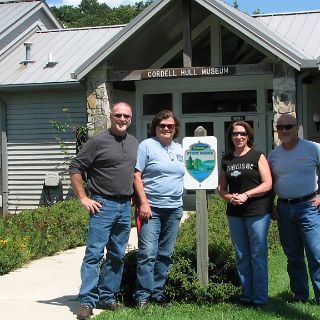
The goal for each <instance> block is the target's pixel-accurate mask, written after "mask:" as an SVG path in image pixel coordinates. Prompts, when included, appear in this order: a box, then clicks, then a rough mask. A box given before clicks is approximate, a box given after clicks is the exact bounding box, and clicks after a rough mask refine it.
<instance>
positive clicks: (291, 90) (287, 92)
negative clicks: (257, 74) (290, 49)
mask: <svg viewBox="0 0 320 320" xmlns="http://www.w3.org/2000/svg"><path fill="white" fill-rule="evenodd" d="M273 67H274V69H273V70H274V71H273V97H272V100H273V110H274V112H275V115H274V122H273V127H274V130H275V126H276V124H277V121H278V119H279V117H280V116H281V115H282V114H291V115H293V116H294V117H296V75H295V70H294V69H293V68H292V67H290V66H289V65H287V64H285V63H284V62H275V63H274V66H273ZM274 144H275V145H278V144H279V139H278V135H277V133H276V132H275V133H274Z"/></svg>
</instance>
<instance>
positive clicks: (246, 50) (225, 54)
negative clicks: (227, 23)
mask: <svg viewBox="0 0 320 320" xmlns="http://www.w3.org/2000/svg"><path fill="white" fill-rule="evenodd" d="M221 46H222V64H223V65H234V64H251V63H259V62H261V61H262V60H264V59H265V58H266V56H265V55H264V54H263V53H262V52H260V51H259V50H257V49H256V48H254V47H252V46H251V45H250V44H248V43H247V42H245V41H244V40H243V39H241V38H239V37H238V36H237V35H236V34H235V33H233V32H231V31H229V30H228V29H227V28H224V27H221Z"/></svg>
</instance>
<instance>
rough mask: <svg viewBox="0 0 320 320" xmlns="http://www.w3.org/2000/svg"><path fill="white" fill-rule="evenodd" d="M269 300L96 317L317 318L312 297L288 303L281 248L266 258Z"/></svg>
mask: <svg viewBox="0 0 320 320" xmlns="http://www.w3.org/2000/svg"><path fill="white" fill-rule="evenodd" d="M269 279H270V281H269V296H270V298H269V303H268V305H266V306H264V307H260V308H249V307H243V306H237V305H234V304H231V303H218V304H214V305H196V304H173V306H172V307H170V308H161V307H158V306H151V307H150V308H148V309H147V310H138V309H134V308H131V309H129V308H128V309H126V310H123V311H119V312H112V311H105V312H103V313H101V314H100V315H99V316H97V317H95V318H94V319H96V320H107V319H108V320H109V319H113V320H150V319H156V320H215V319H219V320H229V319H237V320H242V319H248V320H255V319H259V320H266V319H268V320H269V319H290V320H319V319H320V306H317V305H314V304H313V302H312V300H311V301H310V302H309V303H307V304H301V303H290V302H289V301H290V297H291V295H290V292H289V280H288V276H287V273H286V261H285V257H284V255H283V253H282V251H279V252H277V253H274V254H272V256H271V258H270V260H269Z"/></svg>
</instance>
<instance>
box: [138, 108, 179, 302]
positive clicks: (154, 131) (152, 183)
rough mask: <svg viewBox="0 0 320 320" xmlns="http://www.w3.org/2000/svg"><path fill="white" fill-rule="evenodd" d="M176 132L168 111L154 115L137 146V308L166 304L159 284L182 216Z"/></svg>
mask: <svg viewBox="0 0 320 320" xmlns="http://www.w3.org/2000/svg"><path fill="white" fill-rule="evenodd" d="M178 133H179V122H178V120H177V119H176V117H175V116H174V114H173V113H172V111H169V110H163V111H160V112H159V113H157V114H156V116H155V117H154V118H153V120H152V125H151V138H149V139H146V140H144V141H143V142H141V144H140V145H139V148H138V156H137V164H136V169H135V174H134V187H135V191H136V194H137V197H138V200H139V203H140V220H141V228H140V230H139V233H138V247H139V249H138V256H137V287H136V292H135V295H134V298H135V301H136V304H137V306H138V307H139V308H145V307H147V306H148V303H149V301H150V300H152V301H153V302H155V303H158V304H159V305H162V306H166V305H167V302H166V297H165V295H164V293H163V286H164V284H165V281H166V278H167V273H168V270H169V267H170V265H171V263H172V260H171V256H172V252H173V248H174V245H175V242H176V238H177V235H178V230H179V225H180V219H181V217H182V214H183V208H182V192H183V176H184V173H185V168H184V164H183V152H182V147H181V145H180V144H178V143H176V142H174V141H173V139H174V138H176V137H177V136H178Z"/></svg>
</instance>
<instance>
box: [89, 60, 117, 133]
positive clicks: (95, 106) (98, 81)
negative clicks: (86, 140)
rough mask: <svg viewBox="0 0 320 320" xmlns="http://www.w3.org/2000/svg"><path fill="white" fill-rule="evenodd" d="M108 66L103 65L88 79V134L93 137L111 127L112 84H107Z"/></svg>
mask: <svg viewBox="0 0 320 320" xmlns="http://www.w3.org/2000/svg"><path fill="white" fill-rule="evenodd" d="M106 79H107V66H106V65H105V64H104V65H101V66H99V67H97V68H96V69H95V70H93V71H92V72H91V73H90V74H89V75H88V78H87V113H88V125H87V126H88V132H89V136H92V135H94V134H96V133H98V132H101V131H103V130H104V129H106V128H109V127H110V117H109V115H110V108H111V106H112V101H111V99H112V84H108V83H107V82H106Z"/></svg>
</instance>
